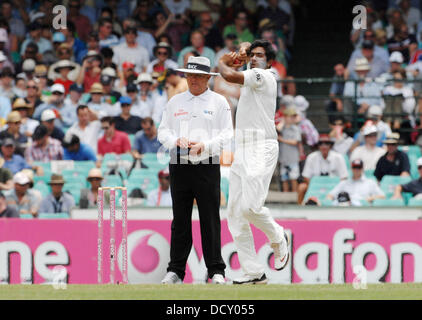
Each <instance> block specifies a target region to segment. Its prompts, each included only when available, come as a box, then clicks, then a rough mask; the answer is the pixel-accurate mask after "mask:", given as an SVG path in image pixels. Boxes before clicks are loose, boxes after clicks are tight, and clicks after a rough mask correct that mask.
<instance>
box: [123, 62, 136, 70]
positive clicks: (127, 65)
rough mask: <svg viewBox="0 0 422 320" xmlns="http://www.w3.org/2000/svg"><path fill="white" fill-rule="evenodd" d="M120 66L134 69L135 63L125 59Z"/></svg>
mask: <svg viewBox="0 0 422 320" xmlns="http://www.w3.org/2000/svg"><path fill="white" fill-rule="evenodd" d="M122 68H123V69H134V68H135V65H134V64H133V63H132V62H129V61H125V62H123V64H122Z"/></svg>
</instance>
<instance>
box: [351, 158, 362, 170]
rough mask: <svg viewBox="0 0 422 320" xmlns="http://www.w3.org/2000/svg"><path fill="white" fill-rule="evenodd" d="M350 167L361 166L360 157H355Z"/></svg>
mask: <svg viewBox="0 0 422 320" xmlns="http://www.w3.org/2000/svg"><path fill="white" fill-rule="evenodd" d="M351 166H352V168H360V169H362V168H363V161H362V160H361V159H355V160H353V161H352V163H351Z"/></svg>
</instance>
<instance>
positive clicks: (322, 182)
mask: <svg viewBox="0 0 422 320" xmlns="http://www.w3.org/2000/svg"><path fill="white" fill-rule="evenodd" d="M339 182H340V178H339V177H329V176H315V177H312V178H311V182H310V183H309V187H308V190H307V191H306V195H305V199H307V198H309V197H312V196H315V197H318V199H324V198H325V197H326V196H327V194H328V193H329V192H330V191H331V190H332V189H333V188H334V187H335V186H336V185H337V184H338V183H339Z"/></svg>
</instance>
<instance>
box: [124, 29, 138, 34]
mask: <svg viewBox="0 0 422 320" xmlns="http://www.w3.org/2000/svg"><path fill="white" fill-rule="evenodd" d="M125 34H136V30H125Z"/></svg>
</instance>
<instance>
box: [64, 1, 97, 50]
mask: <svg viewBox="0 0 422 320" xmlns="http://www.w3.org/2000/svg"><path fill="white" fill-rule="evenodd" d="M80 9H81V3H80V0H70V1H69V14H68V19H69V21H72V22H73V23H74V24H75V26H76V32H77V33H78V36H79V38H80V39H81V40H82V41H84V42H86V41H87V40H88V34H89V33H90V32H91V31H92V25H91V22H90V21H89V19H88V18H87V17H86V16H84V15H83V14H81V13H80Z"/></svg>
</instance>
